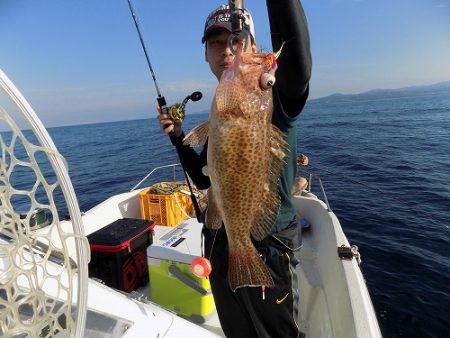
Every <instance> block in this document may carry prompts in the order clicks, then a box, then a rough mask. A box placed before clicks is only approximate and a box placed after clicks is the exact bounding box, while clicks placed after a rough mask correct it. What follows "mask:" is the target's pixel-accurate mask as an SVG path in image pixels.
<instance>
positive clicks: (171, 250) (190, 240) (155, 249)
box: [147, 218, 202, 264]
mask: <svg viewBox="0 0 450 338" xmlns="http://www.w3.org/2000/svg"><path fill="white" fill-rule="evenodd" d="M154 232H155V235H154V236H153V244H152V245H150V246H149V247H148V248H147V256H148V257H149V258H156V259H164V260H170V261H175V262H181V263H186V264H191V262H192V260H193V259H194V258H196V257H198V256H200V255H201V232H202V224H200V223H198V222H197V220H196V219H195V218H190V219H188V220H185V221H183V222H181V223H180V224H179V225H177V226H176V227H167V226H155V229H154Z"/></svg>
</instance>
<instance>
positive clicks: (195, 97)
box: [128, 0, 203, 222]
mask: <svg viewBox="0 0 450 338" xmlns="http://www.w3.org/2000/svg"><path fill="white" fill-rule="evenodd" d="M128 7H129V9H130V12H131V16H132V18H133V21H134V25H135V26H136V31H137V33H138V35H139V40H140V41H141V45H142V49H143V50H144V54H145V59H146V60H147V65H148V68H149V69H150V74H151V76H152V79H153V82H154V84H155V88H156V93H157V94H158V97H157V98H156V101H157V102H158V106H159V109H160V113H161V114H168V115H169V116H170V118H171V119H172V120H173V121H174V122H176V123H181V122H183V120H184V117H185V115H186V114H185V107H186V104H187V102H188V101H189V100H191V101H194V102H195V101H199V100H200V99H201V98H202V96H203V95H202V93H201V92H199V91H196V92H193V93H192V94H190V95H188V96H186V97H185V99H184V100H183V101H182V102H181V103H175V104H173V105H171V106H170V107H167V102H166V99H165V97H164V96H163V95H161V91H160V90H159V86H158V82H157V81H156V75H155V72H154V71H153V67H152V64H151V62H150V58H149V56H148V53H147V48H146V47H145V43H144V39H143V38H142V33H141V29H140V27H139V19H138V16H137V14H136V11H135V10H134V8H133V5H132V3H131V0H128ZM177 154H178V157H179V158H180V163H181V167H182V168H183V173H184V176H185V177H186V182H187V185H188V187H189V191H190V193H191V200H192V204H193V206H194V210H195V214H196V217H197V220H198V221H199V222H201V210H200V207H199V205H198V202H197V199H196V198H195V195H194V192H193V190H192V187H191V183H190V181H189V178H188V175H187V172H186V169H185V168H184V166H183V163H182V162H181V157H180V153H179V150H178V148H177Z"/></svg>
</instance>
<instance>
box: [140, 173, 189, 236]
mask: <svg viewBox="0 0 450 338" xmlns="http://www.w3.org/2000/svg"><path fill="white" fill-rule="evenodd" d="M162 184H165V185H166V186H167V185H173V184H176V183H172V182H171V183H164V182H163V183H160V184H158V186H156V185H154V186H151V187H149V188H147V189H145V190H143V191H141V192H140V193H139V194H138V196H139V201H140V206H141V216H142V218H143V219H148V220H152V221H153V222H154V223H155V224H158V225H166V226H171V227H173V226H176V225H177V224H178V223H180V222H181V221H182V220H184V219H186V218H188V217H189V216H190V215H192V211H193V206H192V201H191V198H190V196H189V195H188V194H186V193H183V192H180V191H174V192H172V193H170V194H158V193H154V192H155V191H158V189H157V188H159V187H160V186H161V185H162ZM172 190H173V189H172Z"/></svg>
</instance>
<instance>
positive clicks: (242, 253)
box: [228, 241, 275, 291]
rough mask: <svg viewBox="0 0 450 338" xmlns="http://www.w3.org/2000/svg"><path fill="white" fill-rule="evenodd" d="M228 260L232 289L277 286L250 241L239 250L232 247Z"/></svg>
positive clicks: (229, 280) (229, 279)
mask: <svg viewBox="0 0 450 338" xmlns="http://www.w3.org/2000/svg"><path fill="white" fill-rule="evenodd" d="M228 262H229V263H228V282H229V284H230V288H231V290H233V291H235V290H236V289H237V288H240V287H244V286H266V287H269V288H273V287H274V286H275V284H274V282H273V278H272V276H271V274H270V271H269V269H268V268H267V266H266V265H265V264H264V261H263V260H262V258H261V257H260V255H259V254H258V251H256V249H255V247H254V246H253V244H252V243H251V242H250V241H248V244H247V245H245V246H243V247H242V248H241V249H239V250H238V249H236V248H230V252H229V259H228Z"/></svg>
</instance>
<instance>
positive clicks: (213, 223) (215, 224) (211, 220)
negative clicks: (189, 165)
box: [205, 188, 222, 230]
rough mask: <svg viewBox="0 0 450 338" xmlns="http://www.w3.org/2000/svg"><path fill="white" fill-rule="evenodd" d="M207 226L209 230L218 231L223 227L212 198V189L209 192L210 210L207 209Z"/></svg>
mask: <svg viewBox="0 0 450 338" xmlns="http://www.w3.org/2000/svg"><path fill="white" fill-rule="evenodd" d="M205 225H206V227H207V228H208V229H213V230H217V229H220V228H221V227H222V217H221V216H220V212H219V209H218V208H217V204H216V203H215V200H214V198H213V197H212V192H211V188H210V189H209V190H208V208H207V209H206V218H205Z"/></svg>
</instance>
